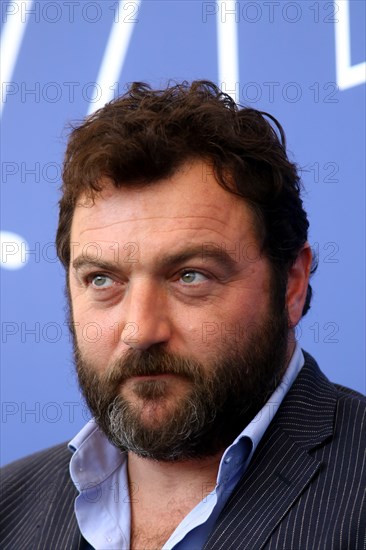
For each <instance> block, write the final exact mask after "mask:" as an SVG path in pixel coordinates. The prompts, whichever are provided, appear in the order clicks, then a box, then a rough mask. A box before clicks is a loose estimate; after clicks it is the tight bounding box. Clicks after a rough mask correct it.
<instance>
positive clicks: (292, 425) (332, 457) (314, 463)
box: [0, 354, 366, 550]
mask: <svg viewBox="0 0 366 550" xmlns="http://www.w3.org/2000/svg"><path fill="white" fill-rule="evenodd" d="M305 357H306V361H305V365H304V367H303V369H302V371H301V372H300V374H299V376H298V377H297V379H296V381H295V383H294V385H293V387H292V388H291V390H290V391H289V393H288V394H287V396H286V398H285V400H284V402H283V404H282V405H281V407H280V409H279V411H278V413H277V415H276V416H275V418H274V419H273V421H272V423H271V425H270V426H269V428H268V430H267V432H266V433H265V435H264V437H263V439H262V440H261V442H260V444H259V446H258V448H257V450H256V453H255V455H254V457H253V459H252V462H251V464H250V466H249V468H248V470H247V471H246V473H245V475H244V476H243V478H242V480H241V481H240V482H239V484H238V485H237V488H236V490H235V491H234V493H233V494H232V495H231V497H230V499H229V501H228V502H227V504H226V506H225V508H224V510H223V511H222V513H221V515H220V517H219V519H218V521H217V523H216V526H215V528H214V530H213V531H212V533H211V534H210V536H209V538H208V540H207V543H206V545H205V550H218V549H222V550H228V549H231V550H244V549H247V550H260V549H266V550H274V549H282V550H346V549H347V550H365V549H366V502H365V499H366V495H365V490H366V456H365V455H366V452H365V451H366V398H365V397H363V396H362V395H360V394H357V393H356V392H353V391H352V390H349V389H347V388H344V387H341V386H335V385H333V384H331V383H330V382H329V381H328V380H327V378H326V377H325V376H324V375H323V374H322V373H321V371H320V370H319V368H318V366H317V364H316V363H315V361H314V360H313V359H312V358H311V357H310V356H309V355H308V354H306V355H305ZM69 460H70V453H69V451H68V449H67V448H66V446H65V444H63V445H59V446H57V447H53V448H51V449H49V450H46V451H42V452H40V453H37V454H35V455H32V456H30V457H27V458H24V459H21V460H19V461H17V462H15V463H13V464H10V465H9V466H6V467H5V468H4V469H3V476H2V483H3V503H2V515H1V520H0V527H1V529H2V544H1V548H2V549H3V550H31V549H34V550H35V549H39V550H41V549H42V550H76V549H78V550H81V549H82V548H83V547H84V544H85V542H84V540H83V538H82V536H81V534H80V532H79V529H78V526H77V522H76V519H75V516H74V510H73V505H74V499H75V497H76V489H75V487H74V485H73V484H72V482H71V480H70V477H69V472H68V463H69ZM96 505H97V504H96ZM192 550H196V549H192ZM197 550H198V549H197Z"/></svg>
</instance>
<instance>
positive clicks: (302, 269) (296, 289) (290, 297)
mask: <svg viewBox="0 0 366 550" xmlns="http://www.w3.org/2000/svg"><path fill="white" fill-rule="evenodd" d="M312 258H313V255H312V252H311V248H310V245H309V243H308V242H307V243H305V245H304V246H303V248H302V249H301V251H300V252H299V255H298V256H297V258H296V260H295V263H294V264H293V266H292V267H291V268H290V271H289V274H288V280H287V291H286V303H287V309H288V318H289V324H290V327H291V328H293V327H295V326H296V325H297V323H298V322H299V321H300V319H301V315H302V310H303V307H304V303H305V299H306V293H307V289H308V283H309V277H310V269H311V262H312Z"/></svg>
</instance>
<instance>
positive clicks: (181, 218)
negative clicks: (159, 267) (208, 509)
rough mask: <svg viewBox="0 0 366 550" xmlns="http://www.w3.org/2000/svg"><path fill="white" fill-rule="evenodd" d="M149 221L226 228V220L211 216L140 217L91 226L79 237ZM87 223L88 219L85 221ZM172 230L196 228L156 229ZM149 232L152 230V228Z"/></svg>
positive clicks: (201, 227) (192, 228) (202, 227)
mask: <svg viewBox="0 0 366 550" xmlns="http://www.w3.org/2000/svg"><path fill="white" fill-rule="evenodd" d="M151 220H164V221H167V220H168V221H169V220H171V221H173V222H174V223H175V224H179V223H181V222H182V221H190V220H197V221H202V220H206V221H207V220H209V221H211V222H214V223H217V224H219V225H222V226H224V227H225V226H226V225H227V220H219V219H217V218H215V217H213V216H144V217H141V218H128V219H126V220H117V221H115V222H110V223H105V224H103V225H93V226H92V227H90V228H88V227H87V228H85V229H82V230H81V231H80V233H79V234H80V235H83V234H84V233H86V232H88V231H100V230H103V229H109V228H111V227H115V226H118V225H123V224H125V223H140V222H145V221H151ZM86 221H88V219H87V220H86ZM174 229H180V230H184V229H187V230H196V231H197V229H198V228H194V227H187V228H184V227H174V228H172V229H163V228H161V227H159V228H158V230H159V231H161V232H162V233H165V232H170V231H172V230H174ZM199 229H203V230H205V229H208V228H207V227H206V226H200V227H199ZM151 230H154V229H153V228H152V229H151ZM210 230H212V231H214V230H213V229H212V228H210Z"/></svg>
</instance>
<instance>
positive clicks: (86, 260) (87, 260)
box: [72, 243, 237, 271]
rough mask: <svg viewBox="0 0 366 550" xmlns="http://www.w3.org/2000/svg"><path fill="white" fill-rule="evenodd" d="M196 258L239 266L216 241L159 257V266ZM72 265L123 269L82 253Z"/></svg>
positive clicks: (221, 264)
mask: <svg viewBox="0 0 366 550" xmlns="http://www.w3.org/2000/svg"><path fill="white" fill-rule="evenodd" d="M195 258H201V259H202V260H203V261H205V260H213V261H214V262H215V263H217V264H218V265H220V266H223V267H225V268H227V269H228V270H234V269H235V267H237V261H236V260H235V259H234V258H233V257H232V256H231V255H230V254H229V253H228V252H227V251H226V250H225V247H224V245H218V244H215V243H202V244H201V245H198V246H194V247H190V248H187V249H185V250H183V251H181V252H176V253H173V254H167V255H166V256H164V257H162V258H159V259H158V261H157V266H158V268H160V269H167V268H174V267H176V266H179V265H181V264H184V263H185V262H187V261H189V260H193V259H195ZM126 263H129V262H126ZM131 263H135V262H131ZM72 267H73V268H74V269H75V270H76V271H78V270H80V269H88V268H97V269H101V270H106V271H116V270H120V269H121V264H120V263H119V262H118V261H109V260H102V259H100V258H93V257H90V256H85V255H81V256H78V257H77V258H75V259H74V260H73V262H72Z"/></svg>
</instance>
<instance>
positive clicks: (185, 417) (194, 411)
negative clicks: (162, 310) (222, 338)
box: [75, 309, 288, 461]
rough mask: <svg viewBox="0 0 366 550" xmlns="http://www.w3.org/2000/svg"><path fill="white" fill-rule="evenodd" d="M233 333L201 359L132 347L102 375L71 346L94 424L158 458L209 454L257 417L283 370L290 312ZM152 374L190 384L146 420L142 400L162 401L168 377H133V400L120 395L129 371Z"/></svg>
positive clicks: (121, 444) (125, 446)
mask: <svg viewBox="0 0 366 550" xmlns="http://www.w3.org/2000/svg"><path fill="white" fill-rule="evenodd" d="M233 340H234V342H230V341H229V342H227V343H225V345H224V344H223V343H221V346H220V347H219V348H218V350H217V353H218V358H217V360H215V361H214V362H211V363H209V364H206V366H204V365H202V364H201V363H199V362H197V361H195V360H193V359H191V358H186V357H181V356H178V355H175V354H172V353H170V352H167V351H165V349H164V347H163V346H161V345H156V346H152V347H151V348H150V349H148V350H147V351H138V350H133V349H130V350H129V351H128V352H126V353H125V354H124V355H123V357H122V358H121V359H120V360H118V361H116V362H115V363H114V364H112V365H111V366H110V367H109V368H108V369H107V370H106V371H105V372H104V373H103V374H99V375H97V374H96V373H95V368H93V365H92V364H91V363H89V362H86V361H85V360H84V359H83V358H82V357H81V355H80V351H79V350H78V348H77V346H75V358H76V365H77V372H78V378H79V383H80V387H81V389H82V391H83V393H84V396H85V399H86V402H87V404H88V406H89V408H90V410H91V412H92V414H93V415H94V417H95V419H96V422H97V423H98V425H99V427H100V428H101V430H102V431H103V432H104V433H105V434H106V435H107V437H108V439H109V440H110V441H111V442H112V443H113V445H115V446H116V447H117V448H119V449H120V450H122V451H131V452H133V453H135V454H137V455H139V456H141V457H146V458H150V459H154V460H159V461H178V460H180V461H183V460H189V459H195V458H204V457H207V456H213V455H214V454H216V453H218V452H219V451H220V450H224V449H225V448H226V447H227V446H228V445H229V444H230V443H231V442H232V441H233V440H234V439H235V437H236V436H237V435H239V433H240V432H241V431H242V430H243V429H244V428H245V426H246V425H247V424H248V423H249V422H250V421H251V420H252V419H253V418H254V416H255V415H256V414H257V413H258V412H259V410H260V409H261V408H262V407H263V405H264V404H265V402H266V401H267V400H268V398H269V396H270V395H271V394H272V393H273V391H274V390H275V388H276V387H277V385H278V383H279V381H280V379H281V377H282V376H283V374H284V372H285V369H286V366H287V358H286V352H287V341H288V318H287V312H286V311H285V309H283V310H281V313H277V314H275V315H274V314H272V316H270V317H269V318H267V319H266V321H265V322H263V323H261V324H260V325H258V326H256V327H253V326H251V328H250V331H248V332H246V333H245V334H244V342H239V343H238V342H235V338H233ZM157 374H175V375H176V376H178V377H181V379H182V380H184V381H185V382H186V384H187V385H188V389H187V390H186V395H185V396H184V397H182V398H180V399H178V400H177V403H176V405H175V406H174V407H172V406H171V404H170V405H169V406H168V407H167V410H164V420H163V421H159V422H156V425H154V424H153V425H151V422H150V423H149V425H148V426H147V425H146V422H144V421H143V420H142V419H141V410H142V408H143V406H144V405H143V404H144V403H145V404H149V405H153V404H159V405H160V406H163V403H164V397H166V396H167V393H168V392H169V384H171V383H172V382H171V381H170V382H169V383H168V382H167V380H164V379H161V378H159V379H156V380H154V379H151V380H141V381H136V383H135V384H134V386H133V392H134V393H135V395H136V396H138V402H137V403H136V402H131V401H130V400H127V399H125V398H124V397H123V396H122V395H121V386H122V384H123V383H124V382H126V381H127V380H128V379H130V378H131V377H132V376H144V375H157ZM138 403H140V405H139V404H138ZM141 403H142V405H141Z"/></svg>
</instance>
